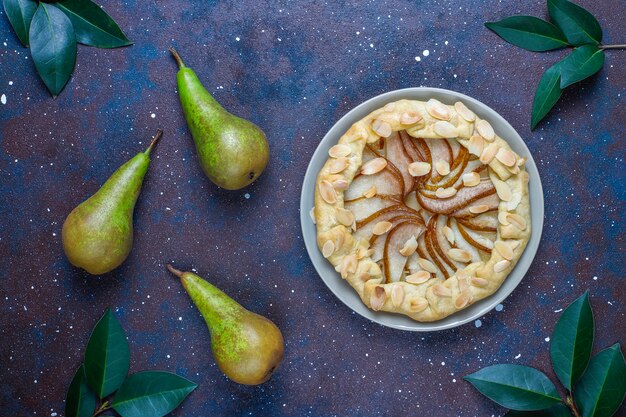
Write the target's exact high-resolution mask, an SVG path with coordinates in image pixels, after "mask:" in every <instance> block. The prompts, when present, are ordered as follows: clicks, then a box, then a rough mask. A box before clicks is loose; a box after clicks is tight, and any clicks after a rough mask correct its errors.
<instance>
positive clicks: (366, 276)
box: [359, 272, 372, 282]
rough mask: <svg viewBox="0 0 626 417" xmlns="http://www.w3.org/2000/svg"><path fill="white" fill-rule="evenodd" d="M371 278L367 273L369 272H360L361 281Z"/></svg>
mask: <svg viewBox="0 0 626 417" xmlns="http://www.w3.org/2000/svg"><path fill="white" fill-rule="evenodd" d="M371 278H372V276H371V275H370V274H369V272H363V273H361V275H359V279H360V280H361V281H363V282H366V281H369V280H370V279H371Z"/></svg>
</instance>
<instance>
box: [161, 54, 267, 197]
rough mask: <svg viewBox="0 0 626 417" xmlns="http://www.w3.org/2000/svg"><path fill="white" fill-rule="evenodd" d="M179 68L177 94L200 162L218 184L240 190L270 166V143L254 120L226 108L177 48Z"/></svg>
mask: <svg viewBox="0 0 626 417" xmlns="http://www.w3.org/2000/svg"><path fill="white" fill-rule="evenodd" d="M170 52H171V53H172V55H173V56H174V58H175V59H176V62H177V63H178V66H179V71H178V74H177V76H176V80H177V82H178V94H179V96H180V104H181V105H182V108H183V113H184V115H185V119H186V120H187V125H188V126H189V130H191V136H193V140H194V142H195V143H196V150H197V152H198V159H199V160H200V166H202V170H203V171H204V173H205V174H206V176H207V177H209V179H210V180H211V181H213V183H215V184H216V185H217V186H219V187H222V188H225V189H227V190H238V189H240V188H243V187H245V186H246V185H248V184H250V183H251V182H252V181H254V180H255V179H257V178H258V177H259V175H261V173H262V172H263V170H264V169H265V167H266V166H267V162H268V160H269V145H268V144H267V139H266V137H265V133H263V131H262V130H261V129H259V128H258V127H257V126H256V125H255V124H253V123H251V122H249V121H247V120H244V119H242V118H240V117H237V116H235V115H233V114H231V113H229V112H228V111H226V110H225V109H224V108H223V107H222V106H220V104H219V103H218V102H217V101H216V100H215V99H214V98H213V96H211V94H209V92H208V91H207V90H206V89H205V88H204V86H203V85H202V83H201V82H200V80H199V79H198V76H197V75H196V73H195V72H194V71H193V70H192V69H191V68H187V67H186V66H185V64H184V63H183V61H182V59H181V58H180V56H179V55H178V53H177V52H176V51H175V50H174V48H170Z"/></svg>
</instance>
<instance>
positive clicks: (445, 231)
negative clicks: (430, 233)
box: [443, 226, 455, 245]
mask: <svg viewBox="0 0 626 417" xmlns="http://www.w3.org/2000/svg"><path fill="white" fill-rule="evenodd" d="M443 235H444V236H445V238H446V239H447V240H448V242H450V244H451V245H454V239H455V237H454V232H453V231H452V229H450V228H449V227H448V226H444V227H443Z"/></svg>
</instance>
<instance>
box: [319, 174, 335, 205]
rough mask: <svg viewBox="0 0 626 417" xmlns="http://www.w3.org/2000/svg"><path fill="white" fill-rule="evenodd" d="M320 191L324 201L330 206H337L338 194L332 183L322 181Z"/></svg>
mask: <svg viewBox="0 0 626 417" xmlns="http://www.w3.org/2000/svg"><path fill="white" fill-rule="evenodd" d="M319 190H320V195H321V196H322V198H323V199H324V201H326V202H327V203H328V204H335V202H336V201H337V193H335V189H334V188H333V185H332V184H331V183H330V182H328V181H326V180H324V181H321V182H320V185H319Z"/></svg>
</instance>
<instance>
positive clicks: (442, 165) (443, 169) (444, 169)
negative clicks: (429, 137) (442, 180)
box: [435, 160, 450, 175]
mask: <svg viewBox="0 0 626 417" xmlns="http://www.w3.org/2000/svg"><path fill="white" fill-rule="evenodd" d="M435 169H436V170H437V172H438V173H439V175H448V174H449V173H450V164H449V163H447V162H446V161H442V160H439V161H437V162H435Z"/></svg>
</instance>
